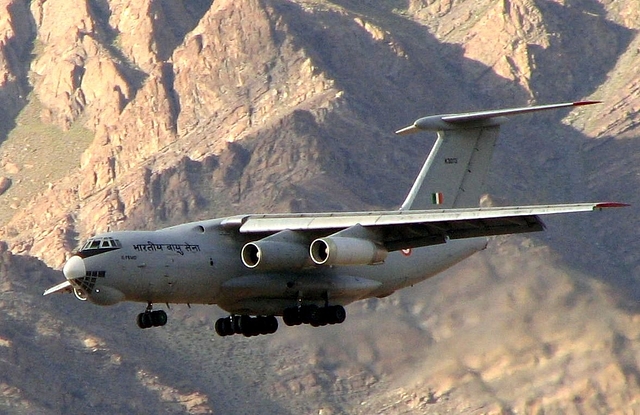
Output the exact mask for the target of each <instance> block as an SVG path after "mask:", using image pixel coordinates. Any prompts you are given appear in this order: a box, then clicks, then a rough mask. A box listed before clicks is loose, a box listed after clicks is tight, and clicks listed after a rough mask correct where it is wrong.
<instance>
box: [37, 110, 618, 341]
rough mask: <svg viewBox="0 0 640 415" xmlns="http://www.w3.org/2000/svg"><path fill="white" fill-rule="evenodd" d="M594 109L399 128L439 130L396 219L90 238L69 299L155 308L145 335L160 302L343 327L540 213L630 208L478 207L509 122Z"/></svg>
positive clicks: (228, 327) (263, 327)
mask: <svg viewBox="0 0 640 415" xmlns="http://www.w3.org/2000/svg"><path fill="white" fill-rule="evenodd" d="M593 103H595V102H593V101H587V102H573V103H563V104H553V105H543V106H535V107H526V108H515V109H505V110H497V111H482V112H473V113H466V114H452V115H436V116H430V117H425V118H420V119H418V120H417V121H415V122H414V123H413V125H411V126H409V127H406V128H403V129H401V130H399V131H397V134H411V133H414V132H418V131H423V130H431V131H437V134H438V138H437V140H436V142H435V144H434V146H433V148H432V150H431V153H430V154H429V156H428V158H427V160H426V162H425V163H424V166H423V167H422V170H421V171H420V174H419V175H418V178H417V179H416V181H415V183H414V184H413V187H412V188H411V190H410V191H409V194H408V196H407V198H406V200H405V201H404V203H403V204H402V206H401V207H400V209H399V210H397V211H374V212H334V213H288V214H266V215H265V214H260V215H249V214H248V215H238V216H231V217H227V218H222V219H212V220H204V221H198V222H192V223H186V224H183V225H178V226H173V227H170V228H165V229H160V230H157V231H121V232H109V233H105V234H101V235H97V236H95V237H93V238H90V239H89V240H88V241H87V242H86V243H85V244H84V245H82V248H81V249H80V250H79V251H77V252H76V253H75V254H74V255H73V256H71V258H69V260H68V261H67V262H66V264H65V265H64V268H63V273H64V276H65V277H66V281H65V282H63V283H61V284H58V285H56V286H55V287H52V288H50V289H48V290H46V291H45V293H44V294H45V295H47V294H51V293H54V292H71V291H73V292H74V293H75V295H76V297H77V298H78V299H80V300H87V299H88V300H89V301H91V302H93V303H95V304H99V305H111V304H115V303H118V302H120V301H137V302H142V303H146V304H147V308H146V311H144V312H143V313H140V314H139V315H138V318H137V323H138V326H139V327H140V328H148V327H152V326H163V325H165V324H166V322H167V314H166V312H164V311H163V310H155V311H154V310H153V309H152V306H153V304H154V303H166V305H167V307H169V303H182V304H185V303H186V304H217V305H218V306H219V307H221V308H222V309H224V310H226V311H227V312H229V313H230V315H229V316H228V317H225V318H220V319H218V320H217V322H216V325H215V329H216V332H217V333H218V334H219V335H221V336H227V335H232V334H244V335H245V336H254V335H258V334H270V333H274V332H275V331H276V330H277V328H278V320H277V319H276V316H282V319H283V321H284V323H285V324H286V325H288V326H294V325H299V324H311V325H313V326H322V325H325V324H336V323H342V322H343V321H344V320H345V317H346V312H345V309H344V306H345V305H347V304H349V303H352V302H354V301H356V300H362V299H365V298H370V297H379V298H381V297H385V296H388V295H390V294H392V293H393V292H394V291H396V290H399V289H401V288H404V287H407V286H410V285H413V284H416V283H418V282H420V281H423V280H425V279H427V278H429V277H432V276H434V275H436V274H437V273H439V272H441V271H443V270H445V269H447V268H449V267H451V266H452V265H454V264H456V263H458V262H460V261H462V260H463V259H465V258H467V257H469V256H470V255H472V254H473V253H475V252H477V251H480V250H482V249H484V248H485V247H486V245H487V236H491V235H503V234H511V233H524V232H535V231H541V230H543V229H544V225H543V223H542V221H541V220H540V219H539V217H538V215H547V214H555V213H569V212H583V211H593V210H601V209H604V208H610V207H619V206H625V205H623V204H620V203H579V204H561V205H540V206H513V207H490V208H482V207H478V204H479V199H480V196H481V195H482V193H483V188H484V181H485V177H486V174H487V170H488V167H489V163H490V159H491V156H492V153H493V150H494V146H495V143H496V139H497V137H498V131H499V128H500V125H501V124H502V123H504V122H505V121H506V120H507V118H506V117H507V116H510V115H516V114H524V113H529V112H534V111H541V110H547V109H556V108H570V107H576V106H580V105H588V104H593Z"/></svg>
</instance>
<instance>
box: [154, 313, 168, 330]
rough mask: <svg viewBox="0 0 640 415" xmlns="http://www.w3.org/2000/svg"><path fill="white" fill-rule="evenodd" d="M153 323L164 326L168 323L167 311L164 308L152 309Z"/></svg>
mask: <svg viewBox="0 0 640 415" xmlns="http://www.w3.org/2000/svg"><path fill="white" fill-rule="evenodd" d="M151 323H152V324H153V327H159V326H164V325H165V324H167V313H165V312H164V311H163V310H157V311H152V312H151Z"/></svg>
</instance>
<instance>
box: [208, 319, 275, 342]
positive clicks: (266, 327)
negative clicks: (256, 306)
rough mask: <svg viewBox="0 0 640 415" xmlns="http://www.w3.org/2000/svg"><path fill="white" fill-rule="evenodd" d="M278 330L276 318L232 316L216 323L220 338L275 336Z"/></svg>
mask: <svg viewBox="0 0 640 415" xmlns="http://www.w3.org/2000/svg"><path fill="white" fill-rule="evenodd" d="M277 330H278V320H277V319H276V317H275V316H258V317H251V316H246V315H242V316H237V315H232V316H229V317H225V318H220V319H218V320H217V321H216V333H218V335H220V336H223V337H224V336H231V335H233V334H244V336H245V337H252V336H258V335H260V334H273V333H275V332H276V331H277Z"/></svg>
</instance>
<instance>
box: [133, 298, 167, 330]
mask: <svg viewBox="0 0 640 415" xmlns="http://www.w3.org/2000/svg"><path fill="white" fill-rule="evenodd" d="M152 309H153V304H151V303H149V305H147V309H146V310H145V311H144V313H140V314H138V318H137V319H136V322H137V323H138V327H140V328H141V329H148V328H149V327H159V326H164V325H165V324H167V313H165V312H164V311H163V310H156V311H152Z"/></svg>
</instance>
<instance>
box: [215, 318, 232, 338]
mask: <svg viewBox="0 0 640 415" xmlns="http://www.w3.org/2000/svg"><path fill="white" fill-rule="evenodd" d="M215 329H216V333H218V335H219V336H221V337H225V336H229V335H231V334H233V329H232V327H231V320H230V319H229V318H228V317H227V318H219V319H218V320H216V325H215Z"/></svg>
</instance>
